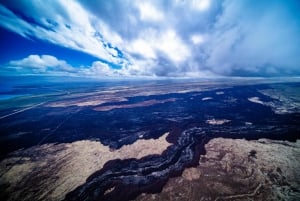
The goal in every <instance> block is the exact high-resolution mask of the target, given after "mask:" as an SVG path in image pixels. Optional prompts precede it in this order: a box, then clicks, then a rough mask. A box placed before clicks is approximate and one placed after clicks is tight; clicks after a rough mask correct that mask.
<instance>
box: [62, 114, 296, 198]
mask: <svg viewBox="0 0 300 201" xmlns="http://www.w3.org/2000/svg"><path fill="white" fill-rule="evenodd" d="M298 120H299V116H298ZM249 133H252V134H249ZM299 133H300V128H299V126H296V125H294V126H292V125H291V126H289V127H288V128H287V127H284V126H283V127H276V128H275V127H274V126H269V127H257V126H251V127H249V128H245V127H230V126H229V127H224V128H223V129H220V128H219V129H214V128H213V127H210V126H207V127H205V128H200V127H193V128H190V129H187V130H185V131H183V132H182V133H181V135H179V137H178V139H177V142H176V143H174V145H173V146H171V147H169V148H168V149H167V150H166V151H165V152H164V153H163V154H162V155H161V156H157V155H152V156H147V157H144V158H142V159H140V160H137V159H127V160H114V161H110V162H108V163H107V164H106V165H105V166H104V168H103V169H101V170H100V171H97V172H95V173H94V174H92V175H91V176H90V177H89V178H88V179H87V181H86V183H85V184H83V185H81V186H79V187H77V188H76V189H75V190H74V191H72V192H70V193H68V194H67V196H66V199H65V200H131V199H134V198H136V197H137V196H138V195H139V194H140V193H145V192H146V193H158V192H160V191H161V189H162V187H163V186H164V185H165V184H166V182H167V181H168V179H169V178H170V177H174V176H179V175H181V173H182V171H183V170H184V168H186V167H192V166H196V165H197V164H198V162H199V158H200V154H205V149H204V145H205V144H206V143H207V142H208V141H209V140H210V139H212V138H214V137H229V138H246V139H248V140H249V139H252V140H254V139H259V138H265V137H268V138H270V139H286V140H290V141H294V140H296V139H298V138H299ZM170 135H171V134H170Z"/></svg>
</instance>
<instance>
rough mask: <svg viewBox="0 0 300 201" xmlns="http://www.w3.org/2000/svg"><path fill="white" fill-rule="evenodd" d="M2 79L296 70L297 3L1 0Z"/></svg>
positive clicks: (299, 48)
mask: <svg viewBox="0 0 300 201" xmlns="http://www.w3.org/2000/svg"><path fill="white" fill-rule="evenodd" d="M0 52H1V53H0V73H1V75H16V76H21V75H53V76H76V77H95V78H97V77H99V78H103V77H110V78H111V77H112V78H114V77H121V78H122V77H141V78H144V77H152V78H156V77H157V78H159V77H202V78H207V77H219V76H221V77H222V76H225V77H230V76H238V77H253V76H254V77H272V76H300V1H299V0H272V1H270V0H214V1H213V0H98V1H89V0H80V1H76V0H31V1H27V0H0Z"/></svg>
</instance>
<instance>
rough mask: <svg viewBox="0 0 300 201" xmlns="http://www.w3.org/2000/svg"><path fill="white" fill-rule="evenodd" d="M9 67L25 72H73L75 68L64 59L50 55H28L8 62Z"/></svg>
mask: <svg viewBox="0 0 300 201" xmlns="http://www.w3.org/2000/svg"><path fill="white" fill-rule="evenodd" d="M8 67H9V68H11V69H12V68H14V69H16V70H17V71H21V72H26V73H49V72H52V73H57V72H63V73H75V72H76V69H75V68H73V67H72V66H71V65H69V64H68V63H67V62H66V61H64V60H59V59H57V58H56V57H54V56H51V55H41V56H40V55H29V56H28V57H26V58H24V59H21V60H14V61H10V62H9V63H8Z"/></svg>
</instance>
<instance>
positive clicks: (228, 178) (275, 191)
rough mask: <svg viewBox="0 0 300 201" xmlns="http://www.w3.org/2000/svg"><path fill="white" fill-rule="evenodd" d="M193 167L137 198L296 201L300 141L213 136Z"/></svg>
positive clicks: (299, 193)
mask: <svg viewBox="0 0 300 201" xmlns="http://www.w3.org/2000/svg"><path fill="white" fill-rule="evenodd" d="M205 149H206V151H207V152H206V154H205V155H202V156H201V158H200V160H199V164H198V165H197V166H196V167H192V168H187V169H185V170H184V171H183V173H182V175H181V176H180V177H176V178H171V179H170V180H169V181H168V182H167V184H166V185H165V186H164V188H163V190H162V192H160V193H158V194H142V195H140V196H139V197H138V198H137V199H136V200H140V201H144V200H241V201H242V200H299V199H300V172H299V169H300V161H299V160H298V159H299V157H300V141H299V140H298V141H297V142H295V143H291V142H286V141H274V140H268V139H260V140H254V141H247V140H244V139H235V140H233V139H224V138H215V139H212V140H211V141H210V142H209V143H208V144H206V145H205Z"/></svg>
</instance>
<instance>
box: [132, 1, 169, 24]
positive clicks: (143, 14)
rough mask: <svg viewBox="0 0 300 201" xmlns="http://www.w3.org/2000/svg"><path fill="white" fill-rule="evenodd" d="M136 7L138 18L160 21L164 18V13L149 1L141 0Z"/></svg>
mask: <svg viewBox="0 0 300 201" xmlns="http://www.w3.org/2000/svg"><path fill="white" fill-rule="evenodd" d="M137 6H138V8H139V11H140V19H141V20H145V21H161V20H162V19H163V18H164V14H163V13H162V12H161V11H159V10H158V9H157V8H155V6H154V5H152V4H150V2H142V1H140V2H139V3H138V5H137Z"/></svg>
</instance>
